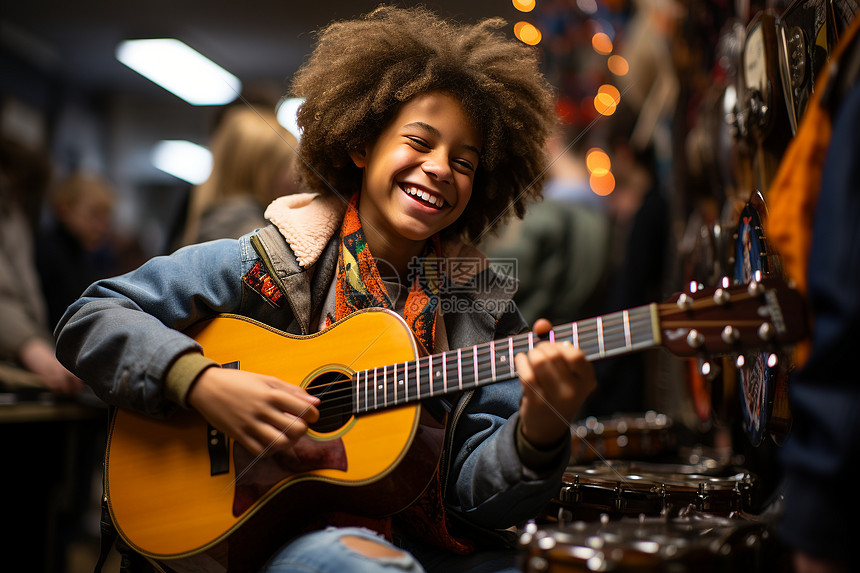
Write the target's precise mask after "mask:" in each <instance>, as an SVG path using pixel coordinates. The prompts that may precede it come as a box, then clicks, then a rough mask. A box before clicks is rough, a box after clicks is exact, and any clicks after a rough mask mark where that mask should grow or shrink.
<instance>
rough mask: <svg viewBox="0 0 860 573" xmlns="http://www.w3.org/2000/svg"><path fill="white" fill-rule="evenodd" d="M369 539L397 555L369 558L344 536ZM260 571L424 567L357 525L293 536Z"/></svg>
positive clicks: (409, 572)
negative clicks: (350, 545) (294, 537)
mask: <svg viewBox="0 0 860 573" xmlns="http://www.w3.org/2000/svg"><path fill="white" fill-rule="evenodd" d="M350 536H351V537H359V538H362V539H370V540H373V541H375V542H377V543H379V544H381V545H383V546H385V547H386V548H388V549H390V550H392V551H396V552H397V553H399V554H400V555H399V556H398V557H370V556H368V555H365V554H363V553H362V552H361V551H359V550H357V549H353V548H352V547H349V546H347V545H346V544H345V543H344V542H343V538H344V537H350ZM262 571H263V573H347V572H349V573H352V572H353V571H355V572H356V573H395V572H396V573H400V572H405V573H423V572H424V568H423V567H421V565H420V564H419V563H418V562H417V561H416V560H415V558H414V557H412V555H410V554H409V553H407V552H405V551H403V550H402V549H399V548H397V547H395V546H394V545H392V544H391V543H389V542H388V541H386V540H385V539H384V538H383V537H380V536H379V535H377V534H376V533H374V532H373V531H370V530H367V529H362V528H359V527H342V528H335V527H329V528H328V529H323V530H320V531H314V532H312V533H307V534H305V535H302V536H301V537H297V538H296V539H294V540H293V541H291V542H290V543H288V544H287V545H285V546H283V547H282V548H281V549H280V550H279V551H278V552H277V553H276V554H275V556H274V557H272V558H271V559H270V560H269V562H268V563H267V564H266V566H265V567H263V569H262Z"/></svg>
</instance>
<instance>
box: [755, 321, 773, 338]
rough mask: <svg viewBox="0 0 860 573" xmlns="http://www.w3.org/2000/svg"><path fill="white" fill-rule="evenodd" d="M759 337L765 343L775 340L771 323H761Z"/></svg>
mask: <svg viewBox="0 0 860 573" xmlns="http://www.w3.org/2000/svg"><path fill="white" fill-rule="evenodd" d="M758 337H759V338H761V339H762V340H764V341H765V342H767V341H768V340H770V339H772V338H773V327H772V326H771V325H770V323H769V322H763V323H761V326H759V327H758Z"/></svg>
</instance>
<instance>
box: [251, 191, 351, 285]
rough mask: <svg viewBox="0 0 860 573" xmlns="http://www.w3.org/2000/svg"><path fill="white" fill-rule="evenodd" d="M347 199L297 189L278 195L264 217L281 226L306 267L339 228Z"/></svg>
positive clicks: (317, 258) (300, 262) (280, 228)
mask: <svg viewBox="0 0 860 573" xmlns="http://www.w3.org/2000/svg"><path fill="white" fill-rule="evenodd" d="M346 205H347V204H346V202H345V201H344V200H343V199H341V198H340V197H338V196H337V195H334V194H327V195H321V194H319V193H296V194H294V195H284V196H283V197H279V198H277V199H275V200H274V201H273V202H272V203H271V204H270V205H269V207H268V208H267V209H266V213H265V217H266V219H268V220H269V221H271V222H272V223H274V225H275V226H276V227H277V228H278V230H279V231H280V232H281V235H283V237H284V239H286V240H287V243H288V244H289V245H290V248H291V249H292V250H293V253H294V254H295V255H296V260H297V261H298V262H299V265H301V267H302V268H304V269H307V268H308V267H310V266H311V265H313V264H314V263H315V262H317V260H319V257H320V255H321V254H322V252H323V250H324V249H325V246H326V244H327V243H328V241H329V239H330V238H331V237H332V235H334V233H335V232H337V230H338V229H339V228H340V223H341V221H342V220H343V213H344V211H346Z"/></svg>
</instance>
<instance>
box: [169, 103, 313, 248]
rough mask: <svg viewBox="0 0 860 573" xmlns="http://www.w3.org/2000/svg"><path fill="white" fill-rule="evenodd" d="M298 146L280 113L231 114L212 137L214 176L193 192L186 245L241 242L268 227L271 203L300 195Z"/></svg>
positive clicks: (237, 109)
mask: <svg viewBox="0 0 860 573" xmlns="http://www.w3.org/2000/svg"><path fill="white" fill-rule="evenodd" d="M297 146H298V142H297V140H296V137H295V136H294V135H293V134H292V133H290V132H289V131H288V130H287V129H286V128H284V127H283V126H281V124H279V123H278V119H277V117H276V115H275V113H274V112H272V111H269V110H267V109H263V108H260V107H256V106H244V105H237V106H234V107H231V108H230V109H228V110H227V111H226V112H225V114H224V117H223V118H222V119H221V121H220V122H219V123H218V126H217V127H216V129H215V133H214V134H213V136H212V145H211V146H210V149H211V151H212V172H211V174H210V175H209V178H208V179H207V180H206V181H205V182H204V183H202V184H201V185H199V186H197V187H195V188H194V189H192V191H191V198H190V202H189V206H188V215H187V218H186V222H185V227H184V231H183V233H182V237H181V245H189V244H192V243H199V242H203V241H210V240H213V239H220V238H239V237H241V236H242V235H244V234H245V233H247V232H249V231H253V230H254V229H257V228H259V227H263V226H265V225H266V224H267V222H266V220H265V218H264V217H263V213H264V212H265V210H266V207H267V206H268V205H269V203H271V202H272V200H273V199H275V198H276V197H280V196H281V195H288V194H292V193H295V192H296V191H298V189H299V183H298V170H297V168H296V167H297V166H296V152H295V150H296V147H297Z"/></svg>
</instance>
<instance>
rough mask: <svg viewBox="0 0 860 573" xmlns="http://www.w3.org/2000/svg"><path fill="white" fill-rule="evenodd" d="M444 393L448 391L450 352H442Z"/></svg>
mask: <svg viewBox="0 0 860 573" xmlns="http://www.w3.org/2000/svg"><path fill="white" fill-rule="evenodd" d="M442 393H443V394H447V393H448V353H447V352H443V353H442Z"/></svg>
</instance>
